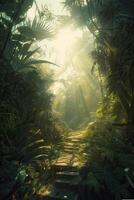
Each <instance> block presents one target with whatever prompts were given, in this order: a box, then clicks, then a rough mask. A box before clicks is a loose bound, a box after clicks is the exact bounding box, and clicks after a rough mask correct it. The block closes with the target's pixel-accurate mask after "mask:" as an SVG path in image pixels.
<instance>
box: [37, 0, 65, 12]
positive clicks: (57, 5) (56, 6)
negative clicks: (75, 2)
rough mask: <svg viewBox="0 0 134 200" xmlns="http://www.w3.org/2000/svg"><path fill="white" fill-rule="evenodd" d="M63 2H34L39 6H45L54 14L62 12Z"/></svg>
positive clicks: (54, 0) (47, 0) (56, 0)
mask: <svg viewBox="0 0 134 200" xmlns="http://www.w3.org/2000/svg"><path fill="white" fill-rule="evenodd" d="M63 1H64V0H36V2H37V4H39V5H44V4H47V5H48V7H49V8H50V9H51V10H52V11H53V12H54V13H55V14H59V13H62V12H63V4H62V2H63Z"/></svg>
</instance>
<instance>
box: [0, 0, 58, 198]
mask: <svg viewBox="0 0 134 200" xmlns="http://www.w3.org/2000/svg"><path fill="white" fill-rule="evenodd" d="M32 3H33V1H29V0H19V1H17V0H12V1H11V2H7V1H0V10H1V15H0V27H1V28H0V67H1V70H0V87H1V90H0V119H1V120H0V141H1V142H0V144H1V150H0V157H1V165H0V171H1V173H0V196H1V199H3V200H4V199H5V200H7V199H12V200H13V199H29V198H30V196H31V195H32V194H35V193H36V191H37V190H38V188H39V187H38V186H39V185H40V184H39V182H38V180H39V178H40V173H41V172H42V173H46V170H47V168H48V167H50V163H51V159H52V158H53V157H54V156H57V155H56V154H55V153H53V152H54V148H55V146H56V144H57V143H58V142H59V141H60V140H61V135H60V133H59V131H58V130H57V128H56V125H55V121H54V120H53V116H52V109H51V99H52V95H51V94H50V92H48V88H49V85H50V83H51V82H52V80H51V76H48V75H43V74H41V72H40V70H39V69H37V64H38V65H39V64H42V63H47V64H54V63H52V62H49V61H46V60H38V59H35V55H36V54H37V51H38V48H36V47H35V48H33V46H34V45H35V46H36V41H37V39H39V40H41V39H44V38H46V37H48V36H50V35H51V34H50V35H49V28H48V26H47V27H46V26H44V25H43V23H45V22H44V21H43V23H42V22H41V20H43V18H42V19H40V20H38V18H37V17H36V18H35V19H34V20H33V22H32V23H30V22H28V23H27V22H25V20H26V12H27V10H28V9H29V8H30V6H32ZM39 17H40V16H39ZM26 24H27V26H26ZM37 27H38V31H39V32H38V33H37V30H36V28H37ZM24 30H28V32H25V31H24ZM42 30H43V31H44V34H43V31H42ZM45 30H46V32H45ZM46 33H47V34H46ZM40 160H42V161H40ZM44 168H45V171H44Z"/></svg>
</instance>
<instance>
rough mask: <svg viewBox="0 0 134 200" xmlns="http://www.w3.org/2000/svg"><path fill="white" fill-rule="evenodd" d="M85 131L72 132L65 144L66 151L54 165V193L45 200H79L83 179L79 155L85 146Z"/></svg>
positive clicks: (64, 150) (44, 199) (44, 198)
mask: <svg viewBox="0 0 134 200" xmlns="http://www.w3.org/2000/svg"><path fill="white" fill-rule="evenodd" d="M84 135H85V132H84V131H74V132H70V133H69V135H68V137H67V138H66V140H65V142H64V149H63V151H62V152H61V155H60V157H59V158H58V160H57V162H56V163H55V164H54V165H53V168H54V170H55V172H56V176H55V180H54V183H53V188H52V191H51V192H50V193H49V194H48V195H46V196H44V197H43V198H42V199H43V200H63V199H66V200H78V199H79V192H80V182H81V177H80V174H79V167H80V165H79V155H80V154H81V153H82V150H83V146H84V142H83V141H84V140H83V139H84Z"/></svg>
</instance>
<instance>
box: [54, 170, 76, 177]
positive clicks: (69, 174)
mask: <svg viewBox="0 0 134 200" xmlns="http://www.w3.org/2000/svg"><path fill="white" fill-rule="evenodd" d="M79 175H80V174H79V172H70V171H62V172H57V173H56V176H57V177H63V178H66V177H78V176H79Z"/></svg>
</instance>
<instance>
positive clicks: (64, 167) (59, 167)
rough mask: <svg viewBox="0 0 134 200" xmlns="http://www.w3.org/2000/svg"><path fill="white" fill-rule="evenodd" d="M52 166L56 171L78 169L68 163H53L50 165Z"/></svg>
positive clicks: (75, 170)
mask: <svg viewBox="0 0 134 200" xmlns="http://www.w3.org/2000/svg"><path fill="white" fill-rule="evenodd" d="M52 168H53V169H54V170H55V171H56V172H58V171H59V172H63V171H70V172H77V171H78V167H77V166H72V165H68V164H66V163H65V164H63V163H62V164H58V163H57V164H55V165H53V166H52Z"/></svg>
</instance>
